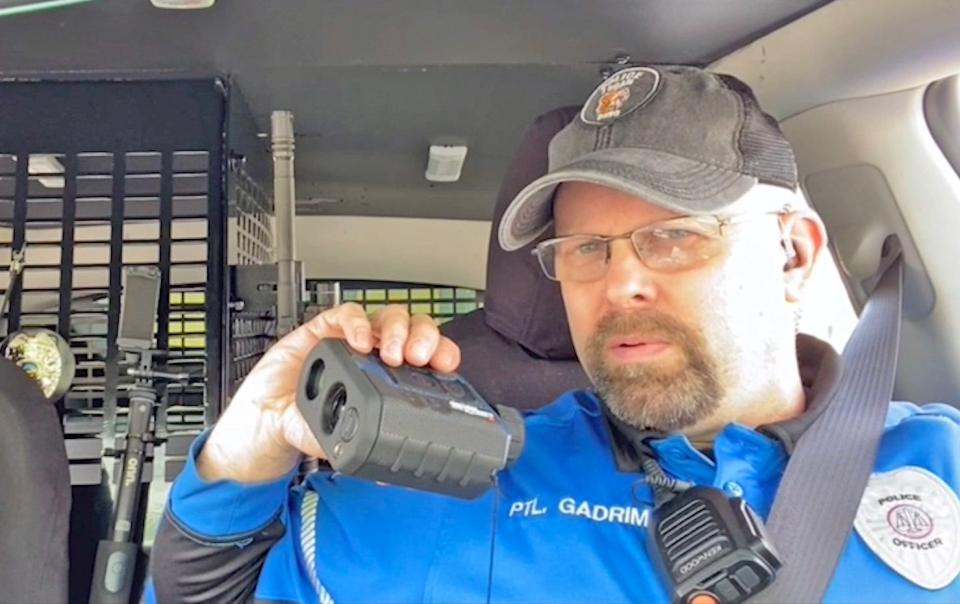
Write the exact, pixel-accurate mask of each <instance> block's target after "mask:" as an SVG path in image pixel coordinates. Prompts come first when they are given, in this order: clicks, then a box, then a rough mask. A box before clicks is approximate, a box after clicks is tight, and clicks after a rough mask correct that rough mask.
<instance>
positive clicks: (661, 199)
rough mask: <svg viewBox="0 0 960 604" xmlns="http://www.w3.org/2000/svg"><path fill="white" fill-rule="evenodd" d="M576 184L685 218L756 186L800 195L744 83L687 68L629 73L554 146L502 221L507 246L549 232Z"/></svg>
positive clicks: (618, 76)
mask: <svg viewBox="0 0 960 604" xmlns="http://www.w3.org/2000/svg"><path fill="white" fill-rule="evenodd" d="M568 181H581V182H588V183H593V184H598V185H604V186H607V187H610V188H613V189H617V190H619V191H622V192H624V193H628V194H630V195H635V196H637V197H641V198H643V199H645V200H648V201H650V202H651V203H654V204H656V205H659V206H661V207H663V208H666V209H669V210H672V211H675V212H679V213H681V214H691V215H703V214H721V213H723V211H724V210H725V209H728V208H731V206H733V204H734V203H735V202H736V201H737V200H738V199H740V198H741V197H743V196H744V194H745V193H747V191H749V190H750V189H752V188H753V187H754V185H756V184H757V183H766V184H772V185H777V186H781V187H784V188H788V189H790V190H791V191H795V190H796V189H797V166H796V161H795V159H794V155H793V149H792V148H791V147H790V143H788V142H787V140H786V138H784V136H783V133H782V132H781V131H780V127H779V126H778V125H777V122H776V120H774V119H773V118H772V117H770V116H769V115H767V114H766V113H764V112H763V110H761V109H760V106H759V104H758V103H757V100H756V98H755V97H754V95H753V91H752V90H750V88H749V87H748V86H747V85H746V84H744V83H743V82H741V81H740V80H738V79H736V78H734V77H733V76H729V75H721V74H715V73H711V72H708V71H705V70H703V69H699V68H696V67H689V66H684V65H661V66H646V67H629V68H627V69H623V70H621V71H618V72H617V73H615V74H613V75H612V76H610V77H609V78H607V79H606V80H605V81H604V82H603V83H602V84H600V86H598V87H597V89H596V90H594V91H593V94H591V95H590V98H588V99H587V102H586V103H585V104H584V106H583V109H582V110H581V111H580V115H579V116H578V117H576V118H574V120H573V121H572V122H571V123H570V124H569V125H567V126H566V127H565V128H564V129H563V130H561V131H560V132H559V133H558V134H557V135H556V136H555V137H553V140H551V142H550V147H549V169H548V172H547V174H546V175H545V176H543V177H541V178H538V179H537V180H535V181H533V182H532V183H530V184H529V185H527V186H526V187H525V188H524V189H523V190H522V191H520V193H518V194H517V196H516V197H515V198H514V200H513V201H512V202H511V203H510V205H509V207H508V208H507V211H506V213H505V214H504V215H503V219H502V220H501V222H500V232H499V239H500V246H501V247H502V248H503V249H505V250H507V251H512V250H516V249H519V248H521V247H523V246H524V245H526V244H528V243H530V242H531V241H533V240H535V239H536V238H537V237H538V236H539V235H540V234H541V233H543V232H544V231H545V230H546V229H547V228H548V227H549V226H550V224H551V222H552V221H553V195H554V193H555V191H556V189H557V186H558V185H559V184H560V183H563V182H568Z"/></svg>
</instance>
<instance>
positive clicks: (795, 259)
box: [780, 232, 800, 271]
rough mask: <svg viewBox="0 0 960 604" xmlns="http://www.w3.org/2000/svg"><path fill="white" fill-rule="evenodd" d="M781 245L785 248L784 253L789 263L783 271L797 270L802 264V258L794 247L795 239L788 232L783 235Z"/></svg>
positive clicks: (784, 266)
mask: <svg viewBox="0 0 960 604" xmlns="http://www.w3.org/2000/svg"><path fill="white" fill-rule="evenodd" d="M780 245H781V246H783V251H784V252H785V253H786V255H787V261H786V263H785V264H784V265H783V270H785V271H786V270H789V269H791V268H796V267H797V265H798V264H799V263H800V257H799V256H798V255H797V248H796V247H794V245H793V239H792V238H791V237H790V235H789V234H787V233H786V232H784V233H783V236H782V238H781V239H780Z"/></svg>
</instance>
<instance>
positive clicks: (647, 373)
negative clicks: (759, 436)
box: [584, 311, 723, 432]
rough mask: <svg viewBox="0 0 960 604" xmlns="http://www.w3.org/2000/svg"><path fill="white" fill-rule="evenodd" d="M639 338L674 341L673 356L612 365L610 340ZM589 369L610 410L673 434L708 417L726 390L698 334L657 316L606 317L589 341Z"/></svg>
mask: <svg viewBox="0 0 960 604" xmlns="http://www.w3.org/2000/svg"><path fill="white" fill-rule="evenodd" d="M632 334H641V335H643V336H648V337H649V336H652V337H656V338H662V339H663V340H665V341H668V342H670V344H671V345H672V350H670V351H669V352H671V353H673V354H671V355H669V358H665V359H659V358H655V359H651V360H649V361H646V362H640V363H617V364H613V363H611V361H610V358H609V356H608V355H609V349H608V342H609V340H610V339H611V338H613V337H616V336H626V335H632ZM586 353H587V354H586V359H585V360H584V365H586V367H587V369H588V371H589V372H590V374H591V375H592V376H593V381H594V386H595V388H596V390H597V393H598V394H599V395H600V397H601V399H602V400H603V401H604V403H605V404H606V406H607V408H608V409H609V410H610V412H612V413H613V414H614V415H615V416H616V417H618V418H619V419H620V420H622V421H624V422H626V423H627V424H629V425H631V426H634V427H636V428H653V429H656V430H660V431H663V432H674V431H677V430H680V429H682V428H686V427H689V426H692V425H694V424H696V423H697V422H698V421H700V420H702V419H705V418H707V417H709V416H710V415H711V414H713V413H714V412H715V411H716V410H717V408H718V407H719V405H720V400H721V398H722V395H723V388H722V386H721V384H720V379H719V372H718V370H717V367H716V363H714V362H713V359H712V358H711V356H710V355H709V353H708V351H707V347H706V341H705V340H704V338H703V337H702V335H700V334H699V333H698V332H696V331H694V330H692V329H690V328H688V327H687V326H685V325H683V324H682V323H680V322H679V321H677V320H676V319H674V318H672V317H669V316H667V315H664V314H662V313H658V312H651V311H645V312H643V313H635V314H619V315H608V316H607V317H604V319H603V320H601V321H600V324H599V325H598V327H597V331H596V333H594V334H593V335H592V336H591V337H590V339H589V340H588V342H587V350H586Z"/></svg>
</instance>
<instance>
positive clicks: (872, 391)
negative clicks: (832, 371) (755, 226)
mask: <svg viewBox="0 0 960 604" xmlns="http://www.w3.org/2000/svg"><path fill="white" fill-rule="evenodd" d="M902 283H903V255H902V248H901V245H900V241H899V239H897V237H896V235H891V236H889V237H887V240H886V241H884V244H883V252H882V257H881V261H880V266H879V268H878V270H877V273H876V275H875V277H872V278H871V279H869V280H867V281H865V282H864V286H865V288H866V289H867V291H868V292H870V291H871V290H872V293H870V297H869V299H868V300H867V304H866V305H865V307H864V309H863V313H862V315H861V318H860V321H859V322H858V324H857V327H856V329H855V330H854V332H853V334H852V335H851V337H850V340H849V341H848V343H847V345H846V347H845V348H844V350H843V355H842V358H843V368H844V369H843V375H842V377H841V378H840V382H839V384H837V386H836V388H834V391H833V393H832V395H831V400H830V403H829V405H828V406H827V408H826V410H825V411H824V412H823V414H822V415H821V416H820V417H819V418H818V419H817V420H816V421H815V422H814V423H813V424H812V425H811V426H810V427H809V428H808V429H807V431H806V432H804V434H803V436H801V437H800V439H799V441H798V442H797V446H796V448H795V450H794V453H793V455H792V456H791V458H790V461H789V462H788V464H787V468H786V470H785V472H784V475H783V479H782V481H781V483H780V487H779V489H778V491H777V495H776V498H775V500H774V503H773V508H772V510H771V512H770V517H769V521H768V522H767V528H768V530H769V532H770V534H771V535H772V539H773V542H774V544H775V545H776V547H777V550H778V552H779V553H780V555H781V558H782V559H783V562H784V565H783V568H781V569H780V571H779V572H778V573H777V578H776V580H775V581H774V582H773V584H772V585H771V586H770V587H769V588H768V589H766V590H764V591H763V592H761V593H760V594H758V595H757V596H756V597H754V598H752V599H751V600H750V602H751V604H759V603H763V604H774V603H782V602H796V603H808V602H820V601H821V600H822V599H823V596H824V594H825V593H826V590H827V586H828V584H829V582H830V579H831V578H832V576H833V573H834V570H835V569H836V566H837V562H838V560H839V559H840V554H841V552H842V551H843V548H844V546H845V545H846V543H847V539H848V537H849V535H850V531H851V529H852V527H853V521H854V518H855V516H856V513H857V508H858V507H859V506H860V500H861V498H862V497H863V491H864V489H865V488H866V485H867V481H868V480H869V478H870V474H871V473H872V471H873V467H874V462H875V460H876V454H877V449H878V447H879V444H880V438H881V436H882V435H883V427H884V421H885V419H886V415H887V410H888V409H889V406H890V401H891V398H892V396H893V384H894V378H895V376H896V369H897V351H898V348H899V343H900V316H901V306H902ZM874 286H875V287H874Z"/></svg>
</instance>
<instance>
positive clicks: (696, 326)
mask: <svg viewBox="0 0 960 604" xmlns="http://www.w3.org/2000/svg"><path fill="white" fill-rule="evenodd" d="M554 216H555V220H556V231H557V235H558V236H564V235H569V234H574V233H587V234H598V235H617V234H620V233H624V232H626V231H629V230H631V229H635V228H638V227H641V226H644V225H647V224H650V223H652V222H657V221H660V220H666V219H669V218H673V217H675V216H676V214H674V213H672V212H670V211H668V210H665V209H663V208H659V207H657V206H654V205H652V204H650V203H648V202H645V201H643V200H641V199H639V198H636V197H632V196H630V195H627V194H624V193H620V192H618V191H615V190H612V189H608V188H606V187H601V186H598V185H592V184H587V183H579V182H575V183H565V184H564V185H562V186H561V187H560V190H559V191H558V193H557V197H556V202H555V206H554ZM731 230H732V232H733V234H732V235H731V236H729V237H727V238H726V244H725V246H724V252H723V253H721V254H718V255H717V256H715V257H713V258H711V259H709V260H707V261H705V262H704V263H703V264H702V265H699V266H696V267H693V268H690V269H686V270H681V271H674V272H669V273H667V272H658V271H654V270H651V269H649V268H647V267H646V266H644V264H643V263H642V262H641V261H640V259H639V258H638V257H637V255H636V253H635V252H634V251H633V248H632V246H631V244H630V243H629V241H626V240H618V241H616V242H614V243H613V244H612V247H611V250H610V265H609V269H608V271H607V274H606V275H605V276H604V277H603V278H601V279H598V280H597V281H594V282H589V283H561V290H562V293H563V299H564V303H565V306H566V310H567V318H568V320H569V324H570V330H571V334H572V336H573V341H574V346H575V347H576V350H577V354H578V356H579V357H580V360H581V362H582V364H583V365H584V368H585V369H586V371H587V373H588V375H589V376H590V377H591V379H592V380H593V382H594V385H595V387H596V389H597V392H598V394H600V396H601V397H603V399H604V400H605V401H606V404H607V406H608V407H609V408H610V410H611V411H612V412H614V413H615V414H616V415H617V416H619V417H620V418H621V419H622V420H624V421H626V422H628V423H630V424H632V425H635V426H643V427H651V428H657V429H660V430H664V431H675V430H680V429H683V428H686V427H690V426H693V425H696V424H698V422H701V421H703V420H705V419H707V418H709V417H710V416H712V415H714V414H715V413H716V412H717V411H718V409H719V407H720V406H721V405H722V404H723V401H724V400H725V399H727V398H728V395H729V394H730V392H741V391H743V390H749V389H751V388H756V387H759V384H757V383H756V382H761V381H762V379H758V378H757V376H758V375H763V372H764V370H765V368H766V367H767V364H768V363H770V362H771V356H772V352H771V351H773V350H775V349H776V348H777V345H778V343H779V342H781V341H783V340H784V339H785V338H786V339H789V340H791V341H792V338H793V327H792V323H791V320H792V319H791V314H790V312H791V311H790V309H789V305H788V304H787V303H786V301H785V299H784V290H783V264H784V256H783V254H782V252H781V251H780V250H781V248H780V245H779V228H778V227H777V222H776V218H775V217H774V216H768V217H761V218H758V219H756V220H753V221H750V223H749V224H744V225H737V226H735V227H732V228H731Z"/></svg>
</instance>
